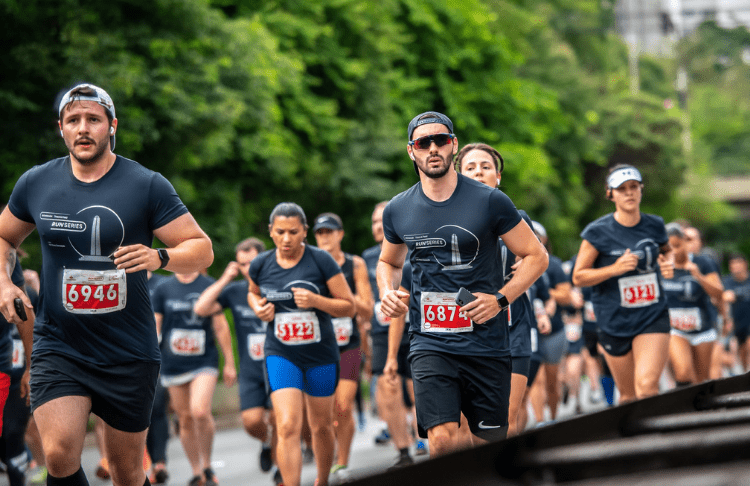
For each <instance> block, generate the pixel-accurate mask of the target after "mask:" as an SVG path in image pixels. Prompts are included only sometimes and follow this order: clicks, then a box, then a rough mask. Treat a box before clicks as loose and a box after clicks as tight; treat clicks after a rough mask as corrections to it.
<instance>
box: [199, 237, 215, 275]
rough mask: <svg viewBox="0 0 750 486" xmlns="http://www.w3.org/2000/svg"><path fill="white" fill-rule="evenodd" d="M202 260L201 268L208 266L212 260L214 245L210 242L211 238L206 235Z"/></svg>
mask: <svg viewBox="0 0 750 486" xmlns="http://www.w3.org/2000/svg"><path fill="white" fill-rule="evenodd" d="M201 256H202V262H203V268H208V267H210V266H211V264H213V262H214V247H213V244H212V243H211V238H209V237H208V236H206V248H205V250H204V251H203V252H202V255H201Z"/></svg>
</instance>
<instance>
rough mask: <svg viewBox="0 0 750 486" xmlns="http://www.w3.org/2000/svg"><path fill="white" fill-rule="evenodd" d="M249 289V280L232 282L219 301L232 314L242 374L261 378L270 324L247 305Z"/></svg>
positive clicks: (221, 294)
mask: <svg viewBox="0 0 750 486" xmlns="http://www.w3.org/2000/svg"><path fill="white" fill-rule="evenodd" d="M247 289H248V281H247V280H244V279H243V280H239V281H237V282H232V283H230V284H229V285H227V286H226V287H224V290H222V291H221V293H220V294H219V298H218V299H217V300H218V302H219V304H220V305H221V306H222V307H223V308H224V309H229V310H230V311H231V312H232V318H233V319H234V332H235V334H236V335H237V348H238V350H239V351H238V352H239V355H240V374H242V375H247V376H259V375H260V374H261V373H263V357H264V356H265V354H264V351H263V349H264V347H265V343H266V330H267V328H268V323H267V322H264V321H262V320H261V319H260V318H259V317H258V316H256V315H255V311H254V310H253V309H252V307H250V305H249V304H248V303H247Z"/></svg>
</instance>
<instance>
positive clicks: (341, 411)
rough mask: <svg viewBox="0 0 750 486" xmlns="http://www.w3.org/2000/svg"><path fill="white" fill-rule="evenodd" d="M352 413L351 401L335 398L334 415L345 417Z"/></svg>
mask: <svg viewBox="0 0 750 486" xmlns="http://www.w3.org/2000/svg"><path fill="white" fill-rule="evenodd" d="M351 414H352V402H341V401H339V400H336V417H338V418H346V417H348V416H350V415H351Z"/></svg>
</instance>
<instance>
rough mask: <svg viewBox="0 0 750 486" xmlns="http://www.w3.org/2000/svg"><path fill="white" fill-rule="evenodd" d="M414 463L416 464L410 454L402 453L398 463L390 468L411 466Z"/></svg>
mask: <svg viewBox="0 0 750 486" xmlns="http://www.w3.org/2000/svg"><path fill="white" fill-rule="evenodd" d="M412 464H414V459H412V458H411V456H410V455H409V454H402V455H400V456H399V457H398V461H396V464H394V465H393V466H391V467H390V468H388V469H399V468H402V467H406V466H411V465H412Z"/></svg>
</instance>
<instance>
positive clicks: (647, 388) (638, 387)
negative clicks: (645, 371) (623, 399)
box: [635, 376, 659, 398]
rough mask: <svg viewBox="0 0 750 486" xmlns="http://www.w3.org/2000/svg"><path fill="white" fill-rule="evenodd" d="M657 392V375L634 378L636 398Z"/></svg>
mask: <svg viewBox="0 0 750 486" xmlns="http://www.w3.org/2000/svg"><path fill="white" fill-rule="evenodd" d="M658 393H659V377H651V376H639V377H638V378H637V379H636V380H635V394H636V397H637V398H645V397H650V396H652V395H656V394H658Z"/></svg>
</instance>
